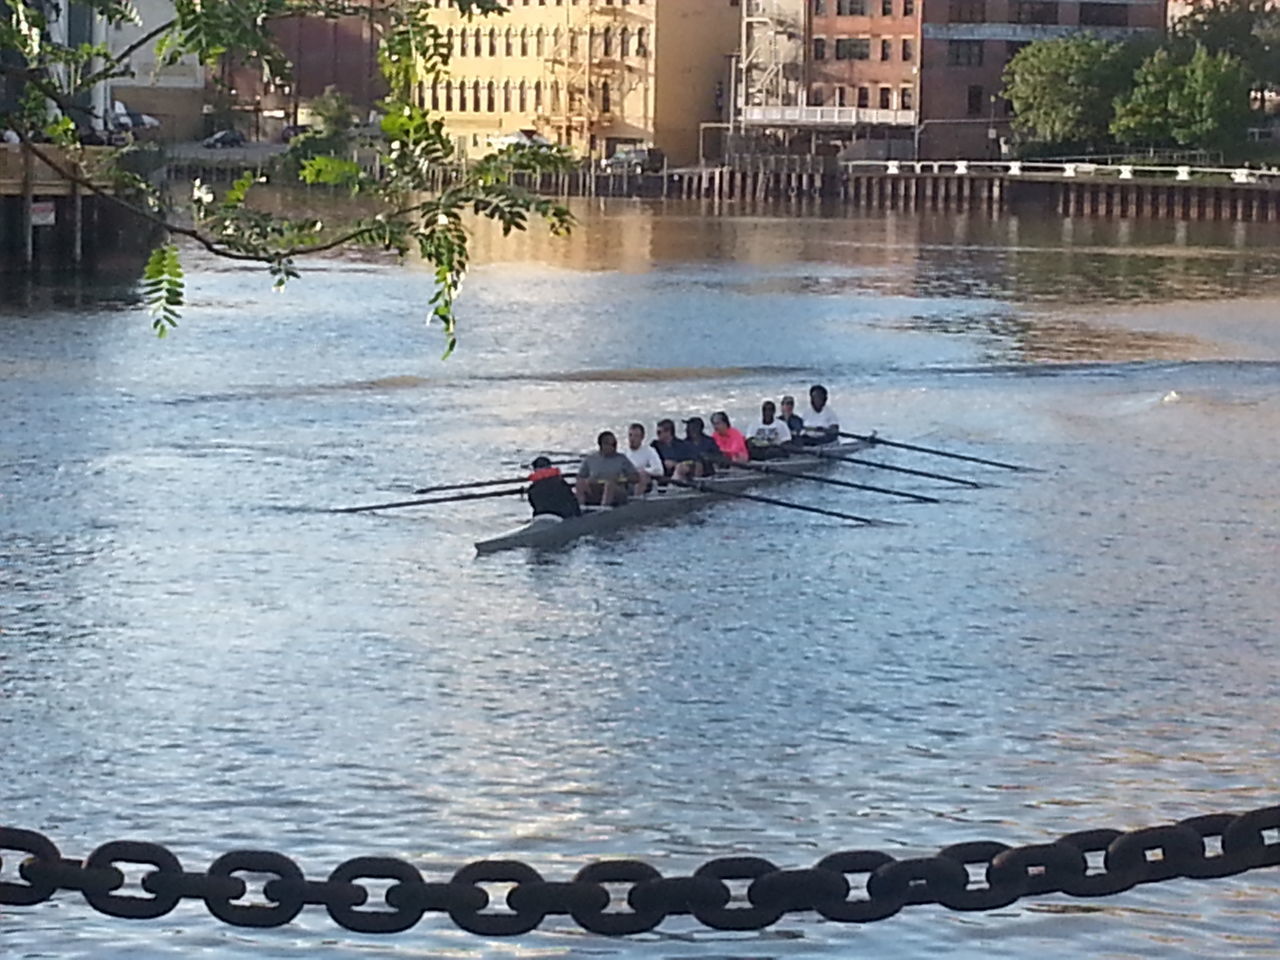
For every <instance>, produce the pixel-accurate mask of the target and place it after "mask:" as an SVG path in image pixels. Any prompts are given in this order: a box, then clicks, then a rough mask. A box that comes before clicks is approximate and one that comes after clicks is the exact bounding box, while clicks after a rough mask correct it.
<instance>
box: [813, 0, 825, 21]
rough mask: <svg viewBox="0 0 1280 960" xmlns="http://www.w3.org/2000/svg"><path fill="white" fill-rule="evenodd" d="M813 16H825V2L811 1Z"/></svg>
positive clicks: (822, 0)
mask: <svg viewBox="0 0 1280 960" xmlns="http://www.w3.org/2000/svg"><path fill="white" fill-rule="evenodd" d="M813 14H814V16H817V17H825V16H826V15H827V0H813Z"/></svg>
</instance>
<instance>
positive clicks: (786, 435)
mask: <svg viewBox="0 0 1280 960" xmlns="http://www.w3.org/2000/svg"><path fill="white" fill-rule="evenodd" d="M747 439H748V440H754V441H756V443H790V442H791V429H790V428H789V427H788V426H787V425H786V424H785V423H783V422H782V421H781V420H779V419H778V418H777V417H774V419H773V423H765V422H764V421H763V420H761V421H760V422H759V423H757V424H756V425H755V426H754V427H753V428H752V430H751V432H750V433H749V434H747Z"/></svg>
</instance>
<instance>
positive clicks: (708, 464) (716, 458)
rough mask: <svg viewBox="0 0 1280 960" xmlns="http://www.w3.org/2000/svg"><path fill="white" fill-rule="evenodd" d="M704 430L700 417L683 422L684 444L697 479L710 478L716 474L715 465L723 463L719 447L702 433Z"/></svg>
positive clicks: (704, 426)
mask: <svg viewBox="0 0 1280 960" xmlns="http://www.w3.org/2000/svg"><path fill="white" fill-rule="evenodd" d="M705 429H706V424H704V423H703V422H702V418H701V417H690V418H689V419H688V420H686V421H685V422H684V442H685V443H686V444H687V445H688V448H689V454H690V456H691V457H692V458H693V464H694V467H693V473H694V475H695V476H698V477H709V476H711V475H712V474H713V473H715V472H716V464H717V463H723V462H724V457H723V455H722V454H721V453H720V447H719V446H718V445H717V444H716V442H715V441H714V440H712V439H711V438H710V437H708V436H707V435H706V434H705V433H703V430H705Z"/></svg>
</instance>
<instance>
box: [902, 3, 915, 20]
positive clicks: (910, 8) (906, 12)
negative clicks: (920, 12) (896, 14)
mask: <svg viewBox="0 0 1280 960" xmlns="http://www.w3.org/2000/svg"><path fill="white" fill-rule="evenodd" d="M902 15H903V16H904V17H914V16H915V15H916V0H902Z"/></svg>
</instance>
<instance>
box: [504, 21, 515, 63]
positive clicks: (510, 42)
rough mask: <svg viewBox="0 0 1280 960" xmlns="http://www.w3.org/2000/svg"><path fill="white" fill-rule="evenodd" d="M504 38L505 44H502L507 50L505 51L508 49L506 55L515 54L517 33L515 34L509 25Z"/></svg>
mask: <svg viewBox="0 0 1280 960" xmlns="http://www.w3.org/2000/svg"><path fill="white" fill-rule="evenodd" d="M502 39H503V45H502V48H503V50H505V51H506V55H507V56H508V57H512V56H515V52H516V38H515V35H514V34H512V32H511V28H510V27H507V32H506V34H504V35H503V38H502Z"/></svg>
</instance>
